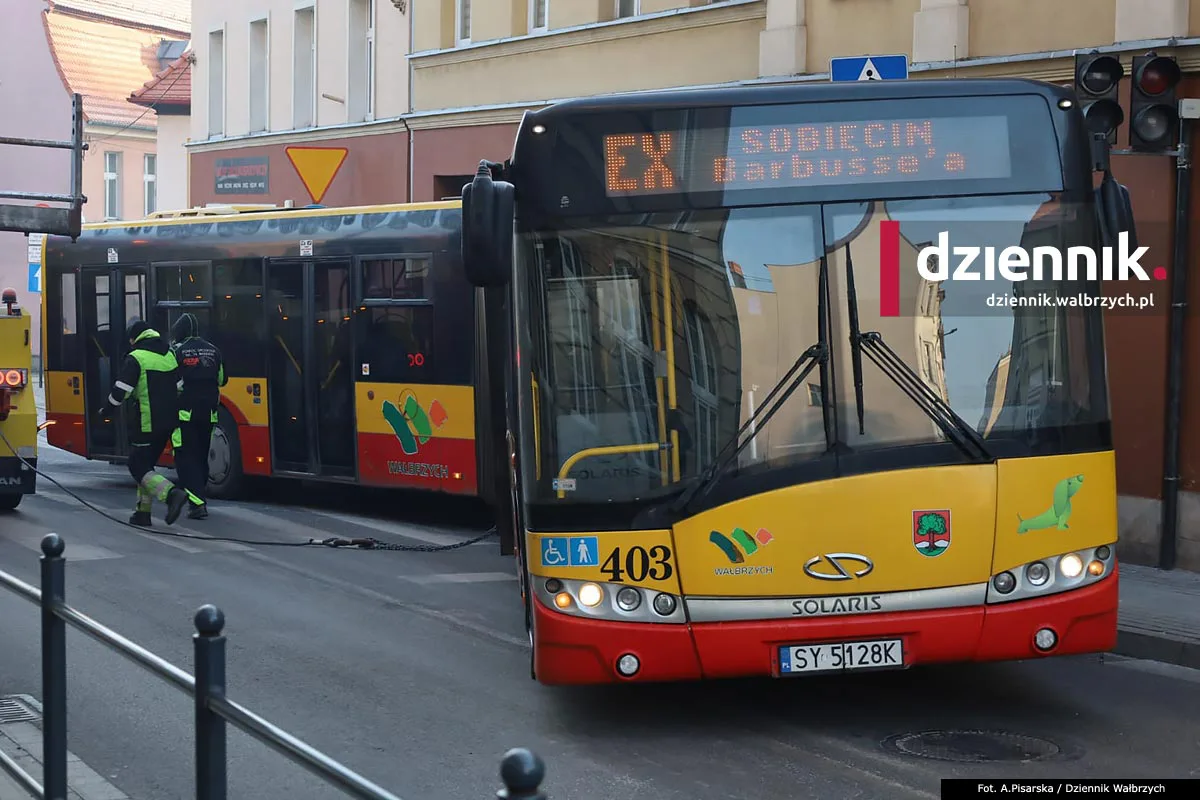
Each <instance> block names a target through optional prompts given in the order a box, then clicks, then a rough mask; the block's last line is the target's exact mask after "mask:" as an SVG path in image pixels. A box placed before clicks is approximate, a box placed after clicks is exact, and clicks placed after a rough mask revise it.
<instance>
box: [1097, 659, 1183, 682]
mask: <svg viewBox="0 0 1200 800" xmlns="http://www.w3.org/2000/svg"><path fill="white" fill-rule="evenodd" d="M1103 664H1104V665H1105V666H1111V667H1117V668H1119V669H1131V670H1136V671H1138V672H1148V673H1150V674H1151V675H1159V676H1161V677H1163V678H1174V679H1175V680H1181V681H1187V682H1188V683H1200V669H1192V668H1191V667H1185V666H1183V665H1182V664H1169V663H1167V662H1165V661H1149V660H1146V659H1142V658H1129V657H1128V656H1118V655H1114V654H1112V653H1105V654H1104V661H1103Z"/></svg>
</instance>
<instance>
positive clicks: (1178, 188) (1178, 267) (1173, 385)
mask: <svg viewBox="0 0 1200 800" xmlns="http://www.w3.org/2000/svg"><path fill="white" fill-rule="evenodd" d="M1179 128H1180V131H1179V154H1178V156H1177V157H1176V159H1175V181H1176V183H1175V242H1174V254H1173V255H1172V259H1171V260H1172V267H1173V269H1172V271H1171V325H1170V333H1169V334H1168V338H1167V342H1168V345H1167V347H1168V350H1167V419H1166V436H1165V438H1166V442H1165V446H1164V448H1163V504H1162V524H1161V526H1160V527H1161V528H1162V533H1161V538H1160V539H1159V543H1158V547H1159V549H1158V566H1159V569H1175V560H1176V549H1177V544H1178V543H1177V541H1176V539H1177V536H1178V531H1179V444H1180V438H1181V433H1182V432H1181V430H1180V417H1181V410H1182V405H1183V322H1184V315H1185V314H1186V311H1187V273H1188V233H1189V225H1188V222H1189V215H1190V213H1191V202H1192V164H1191V139H1192V126H1191V120H1188V119H1181V120H1180V121H1179Z"/></svg>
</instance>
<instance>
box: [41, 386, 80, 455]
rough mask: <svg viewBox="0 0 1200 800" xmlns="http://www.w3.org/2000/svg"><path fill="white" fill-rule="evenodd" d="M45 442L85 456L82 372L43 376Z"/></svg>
mask: <svg viewBox="0 0 1200 800" xmlns="http://www.w3.org/2000/svg"><path fill="white" fill-rule="evenodd" d="M46 420H47V421H48V422H52V423H54V424H53V425H51V426H49V427H48V428H47V429H46V441H48V442H49V443H50V444H52V445H54V446H55V447H57V448H59V449H62V450H66V451H68V452H71V453H76V454H78V455H81V456H86V455H87V454H88V452H87V428H86V425H85V420H86V416H85V411H84V401H83V373H82V372H47V373H46Z"/></svg>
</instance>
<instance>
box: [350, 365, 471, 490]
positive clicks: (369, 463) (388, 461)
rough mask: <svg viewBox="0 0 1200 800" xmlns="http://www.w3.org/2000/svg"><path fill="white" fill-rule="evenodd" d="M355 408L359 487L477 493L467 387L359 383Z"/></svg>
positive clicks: (469, 396)
mask: <svg viewBox="0 0 1200 800" xmlns="http://www.w3.org/2000/svg"><path fill="white" fill-rule="evenodd" d="M355 406H356V411H357V419H358V474H359V480H360V481H361V482H362V483H363V484H366V485H371V486H403V487H407V488H412V489H425V490H430V491H441V492H448V493H450V494H464V495H475V494H477V493H478V491H479V479H478V475H477V472H476V463H475V393H474V390H473V389H472V387H470V386H453V385H437V384H399V383H368V382H359V383H358V384H356V385H355Z"/></svg>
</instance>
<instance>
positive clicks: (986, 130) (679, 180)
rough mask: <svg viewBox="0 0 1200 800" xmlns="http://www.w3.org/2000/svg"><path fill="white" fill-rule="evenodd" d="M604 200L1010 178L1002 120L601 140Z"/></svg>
mask: <svg viewBox="0 0 1200 800" xmlns="http://www.w3.org/2000/svg"><path fill="white" fill-rule="evenodd" d="M604 169H605V190H606V194H607V195H608V196H609V197H635V196H638V195H655V194H669V193H673V192H682V193H694V192H713V191H740V190H745V189H790V188H804V187H808V186H835V185H839V184H862V183H868V184H869V183H893V182H898V181H944V180H980V179H994V178H1009V177H1011V176H1012V161H1011V157H1010V154H1009V130H1008V118H1007V117H1005V116H1001V115H996V116H972V117H941V118H926V119H885V120H870V121H850V122H821V123H808V124H797V125H749V126H746V125H743V126H731V127H728V128H719V129H718V128H694V129H690V130H678V129H676V130H660V131H655V132H651V133H646V132H636V133H634V132H630V133H618V134H610V135H606V136H605V137H604Z"/></svg>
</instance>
